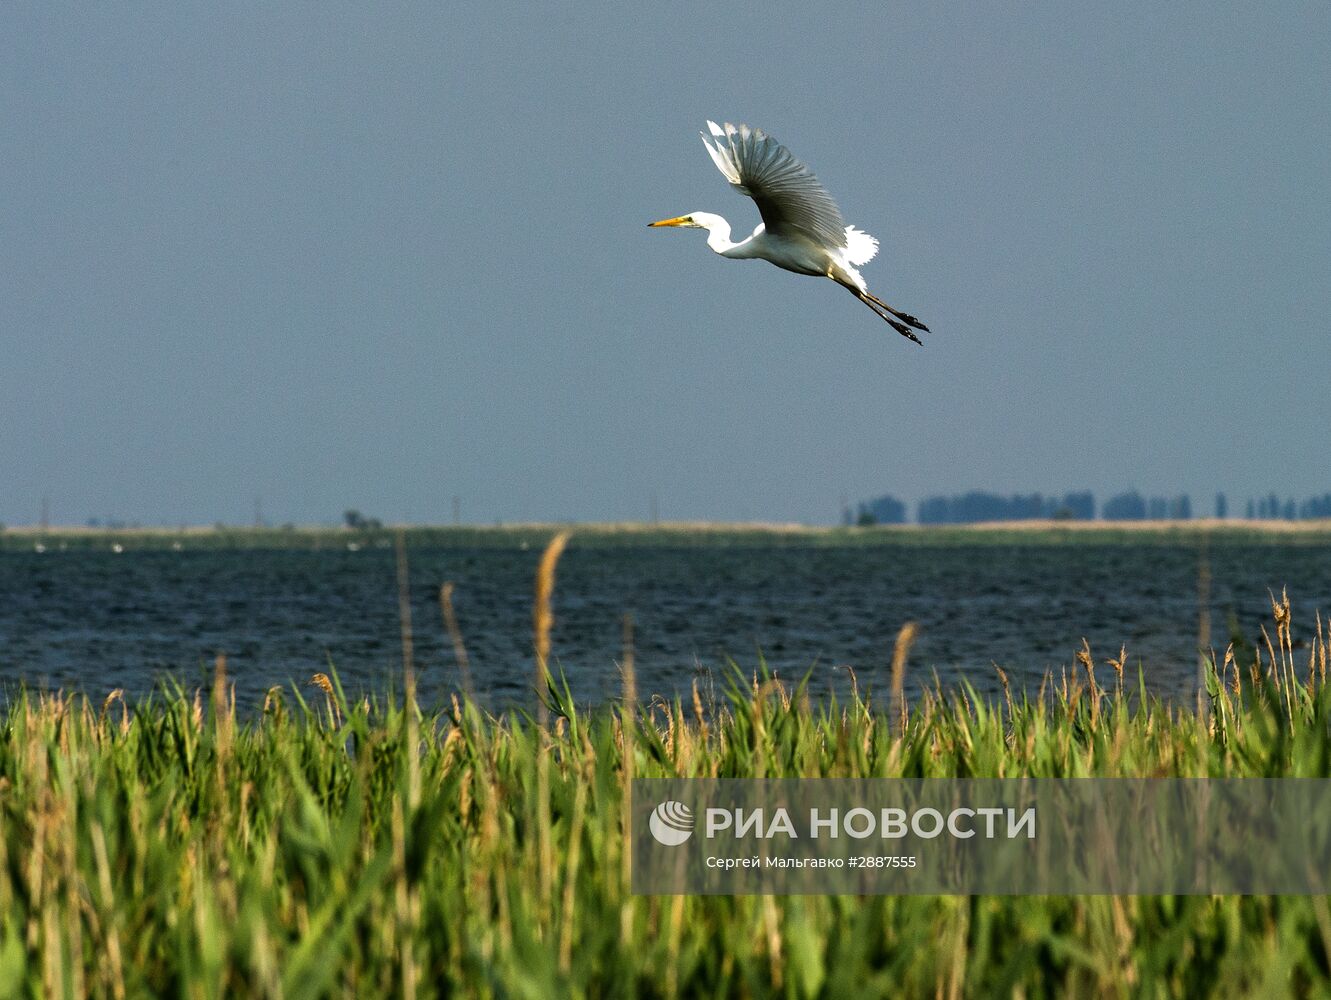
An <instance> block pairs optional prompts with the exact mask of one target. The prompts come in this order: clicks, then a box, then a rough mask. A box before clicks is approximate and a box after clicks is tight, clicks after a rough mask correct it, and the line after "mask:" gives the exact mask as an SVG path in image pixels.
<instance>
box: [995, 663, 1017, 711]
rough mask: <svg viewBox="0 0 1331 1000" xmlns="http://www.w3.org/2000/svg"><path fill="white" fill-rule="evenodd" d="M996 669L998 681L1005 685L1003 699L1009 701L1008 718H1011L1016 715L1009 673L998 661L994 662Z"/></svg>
mask: <svg viewBox="0 0 1331 1000" xmlns="http://www.w3.org/2000/svg"><path fill="white" fill-rule="evenodd" d="M994 669H995V670H996V671H998V682H999V683H1000V684H1002V685H1003V700H1004V701H1005V702H1007V714H1008V718H1009V719H1011V718H1013V716H1014V711H1013V708H1012V690H1011V689H1010V688H1009V687H1008V681H1007V673H1006V671H1004V670H1003V668H1002V667H1000V666H999V665H998V664H997V663H995V664H994Z"/></svg>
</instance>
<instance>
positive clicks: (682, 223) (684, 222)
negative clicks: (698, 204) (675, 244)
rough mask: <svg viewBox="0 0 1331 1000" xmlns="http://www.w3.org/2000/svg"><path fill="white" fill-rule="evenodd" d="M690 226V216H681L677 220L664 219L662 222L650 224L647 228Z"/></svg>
mask: <svg viewBox="0 0 1331 1000" xmlns="http://www.w3.org/2000/svg"><path fill="white" fill-rule="evenodd" d="M688 224H689V220H688V216H685V215H681V216H679V217H678V218H675V219H662V220H661V221H660V222H649V223H647V228H648V229H650V228H651V227H652V226H687V225H688Z"/></svg>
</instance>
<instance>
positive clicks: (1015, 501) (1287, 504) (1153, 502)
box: [842, 490, 1331, 525]
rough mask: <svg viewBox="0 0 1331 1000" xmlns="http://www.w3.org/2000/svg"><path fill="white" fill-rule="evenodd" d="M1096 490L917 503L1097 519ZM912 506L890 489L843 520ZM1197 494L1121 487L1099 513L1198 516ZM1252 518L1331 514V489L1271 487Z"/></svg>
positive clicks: (1252, 508)
mask: <svg viewBox="0 0 1331 1000" xmlns="http://www.w3.org/2000/svg"><path fill="white" fill-rule="evenodd" d="M1096 509H1097V505H1096V500H1095V495H1094V494H1093V493H1091V492H1090V491H1089V490H1083V491H1075V492H1070V493H1065V494H1063V495H1062V496H1057V495H1044V494H1041V493H1017V494H1013V495H1011V496H1001V495H999V494H997V493H988V492H985V491H983V490H972V491H971V492H969V493H958V494H953V495H952V496H944V495H937V496H930V497H925V498H924V499H922V500H920V501H919V502H918V503H917V504H916V505H915V518H914V520H915V522H916V523H917V524H974V523H977V522H980V521H1033V520H1056V521H1094V520H1096ZM908 514H909V508H908V507H907V505H906V503H905V502H904V501H902V500H899V499H897V498H896V497H894V496H892V495H891V494H885V495H883V496H880V497H876V498H874V499H872V500H864V501H861V502H860V503H859V504H857V506H856V509H855V510H853V511H852V510H851V508H850V507H849V506H847V507H846V508H845V509H844V511H843V512H842V522H843V523H844V524H847V525H851V524H860V525H870V524H905V523H906V522H907V521H908V520H909V517H908ZM1193 516H1194V515H1193V506H1192V500H1191V498H1189V496H1188V495H1187V494H1186V493H1181V494H1179V495H1178V496H1173V497H1166V496H1151V497H1144V496H1142V495H1141V494H1140V493H1138V492H1137V491H1136V490H1129V491H1127V492H1126V493H1119V494H1117V495H1115V496H1112V497H1110V498H1109V499H1108V500H1106V501H1105V503H1104V506H1103V508H1101V513H1100V517H1101V519H1103V520H1106V521H1143V520H1152V521H1187V520H1190V519H1191V518H1192V517H1193ZM1215 516H1216V517H1218V518H1226V517H1229V516H1230V513H1229V501H1228V499H1227V498H1226V497H1225V494H1223V493H1217V494H1216V495H1215ZM1246 517H1247V518H1248V520H1274V519H1284V520H1290V521H1293V520H1307V519H1311V518H1331V493H1324V494H1322V495H1321V496H1316V497H1310V498H1309V499H1307V500H1303V501H1301V502H1297V503H1296V502H1295V500H1294V499H1293V498H1292V497H1287V498H1285V499H1281V498H1280V497H1278V496H1277V495H1276V494H1274V493H1272V494H1270V495H1268V496H1265V497H1259V498H1256V499H1250V500H1248V502H1247V508H1246Z"/></svg>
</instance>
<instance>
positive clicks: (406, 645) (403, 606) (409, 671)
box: [393, 528, 416, 703]
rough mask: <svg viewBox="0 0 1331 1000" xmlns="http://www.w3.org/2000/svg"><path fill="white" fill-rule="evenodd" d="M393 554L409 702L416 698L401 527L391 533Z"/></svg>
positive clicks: (408, 576)
mask: <svg viewBox="0 0 1331 1000" xmlns="http://www.w3.org/2000/svg"><path fill="white" fill-rule="evenodd" d="M393 556H394V560H393V561H394V564H395V569H396V571H397V618H398V630H399V632H400V633H401V638H402V679H403V682H404V684H405V686H406V689H407V699H408V702H409V703H410V702H414V701H415V699H416V663H415V655H414V653H415V649H414V643H413V642H412V634H411V572H410V568H409V567H408V565H407V533H406V532H405V531H403V530H402V529H401V528H398V529H397V531H395V532H394V533H393Z"/></svg>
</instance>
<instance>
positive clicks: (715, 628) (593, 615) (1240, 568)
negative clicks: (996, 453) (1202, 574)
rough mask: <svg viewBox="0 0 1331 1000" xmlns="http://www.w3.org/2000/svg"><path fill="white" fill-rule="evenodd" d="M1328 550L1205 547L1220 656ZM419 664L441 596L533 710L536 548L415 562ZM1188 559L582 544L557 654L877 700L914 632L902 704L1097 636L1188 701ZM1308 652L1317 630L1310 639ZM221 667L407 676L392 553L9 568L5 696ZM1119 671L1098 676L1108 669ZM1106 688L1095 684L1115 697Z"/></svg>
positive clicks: (286, 675) (1192, 648)
mask: <svg viewBox="0 0 1331 1000" xmlns="http://www.w3.org/2000/svg"><path fill="white" fill-rule="evenodd" d="M1328 556H1331V548H1328V547H1327V546H1325V545H1307V544H1303V545H1285V544H1223V545H1215V546H1212V547H1211V548H1210V549H1209V552H1208V555H1207V561H1208V564H1209V570H1210V578H1211V584H1210V600H1209V605H1210V619H1211V623H1212V629H1211V642H1212V643H1214V644H1215V645H1217V646H1219V647H1220V648H1222V649H1223V647H1224V645H1225V644H1226V642H1227V641H1228V639H1229V629H1228V625H1227V619H1228V616H1229V615H1230V614H1231V613H1232V614H1233V615H1234V616H1235V617H1236V619H1237V623H1238V626H1239V629H1240V631H1241V632H1242V633H1243V634H1244V635H1245V636H1246V637H1248V638H1249V639H1253V638H1255V637H1256V636H1258V635H1259V625H1260V623H1261V622H1264V621H1268V620H1269V617H1270V601H1269V599H1268V597H1267V592H1268V589H1272V590H1274V591H1275V592H1276V593H1277V594H1279V592H1280V590H1281V588H1282V587H1284V586H1288V588H1289V593H1290V597H1291V599H1293V601H1294V602H1295V633H1296V635H1297V634H1298V633H1299V632H1300V631H1301V630H1311V629H1312V628H1313V618H1312V615H1313V611H1314V609H1316V608H1322V609H1331V559H1329V558H1328ZM409 557H410V567H411V574H410V575H411V596H412V614H413V620H414V629H413V634H414V640H415V659H416V663H417V666H418V669H419V671H420V673H421V677H422V681H421V687H422V693H423V695H424V696H425V697H426V698H427V699H435V698H439V697H442V696H443V695H444V693H445V692H446V691H448V690H451V689H453V688H454V687H455V686H456V685H457V680H458V674H457V665H456V663H455V661H454V656H453V652H452V646H451V644H450V643H449V642H448V640H447V637H446V635H445V634H444V631H443V628H442V626H441V621H440V611H439V603H438V588H439V585H440V583H442V582H443V581H445V580H451V581H454V583H455V584H456V591H455V597H454V602H455V606H456V608H457V613H458V617H459V619H460V623H461V627H462V631H463V633H464V637H465V640H466V644H467V649H468V651H469V653H470V656H471V664H472V672H473V675H474V678H475V684H476V687H477V688H478V690H479V691H480V692H481V693H482V694H483V695H484V696H485V697H486V699H487V700H488V701H489V702H490V703H491V704H496V705H497V704H505V703H512V702H522V701H529V699H530V686H531V685H530V678H531V676H532V662H531V661H532V657H531V593H532V575H533V571H534V569H535V565H536V562H537V559H538V557H539V552H538V551H537V550H536V549H535V548H531V549H523V548H520V547H518V546H516V545H514V546H512V547H508V548H504V547H484V548H463V547H457V548H441V547H428V548H417V547H413V548H412V549H411V550H410V553H409ZM1199 562H1200V561H1199V552H1198V549H1197V548H1196V546H1193V545H1165V544H1158V543H1157V544H1146V545H1135V544H1109V545H1097V544H1077V545H1047V544H1030V545H1020V544H1019V545H996V544H982V545H965V544H946V545H939V546H930V545H917V544H912V545H896V544H882V545H853V546H852V545H848V546H844V547H838V546H829V545H810V546H802V545H791V544H789V543H784V544H773V545H771V546H765V545H752V544H749V545H745V546H742V547H741V546H735V547H732V546H725V545H708V546H701V547H698V546H678V547H676V546H668V545H667V546H662V545H641V546H635V545H624V546H618V547H610V548H597V547H580V546H579V545H578V544H577V541H576V539H575V541H574V544H573V545H571V546H570V548H569V550H568V551H567V553H566V554H565V555H564V558H563V560H562V561H561V563H560V564H559V574H558V587H557V591H556V600H555V613H556V626H555V630H554V636H553V648H554V654H555V656H556V658H557V661H558V664H559V665H560V666H562V667H563V669H564V671H565V672H566V674H567V676H568V678H569V681H570V685H571V687H572V689H573V692H574V694H575V696H577V697H578V699H579V700H582V701H588V702H598V701H602V700H604V699H606V698H611V697H615V696H616V695H617V694H618V692H619V690H620V676H619V670H618V666H617V663H618V661H619V660H620V658H621V649H622V624H621V623H622V619H623V616H624V615H625V614H626V613H631V614H632V617H633V621H634V625H635V628H634V636H635V652H636V663H637V677H638V687H639V690H640V692H641V693H643V694H644V695H645V694H648V693H652V692H659V693H664V694H674V693H684V694H687V692H688V691H689V689H690V687H691V685H692V683H693V681H694V679H695V678H697V679H699V680H700V682H701V684H702V685H703V687H704V689H705V690H707V691H711V690H713V689H715V690H717V691H718V692H719V690H720V689H721V688H722V687H723V685H724V677H725V669H726V664H727V662H728V661H729V660H731V659H733V660H734V661H735V662H736V663H738V664H739V666H740V667H741V668H743V669H744V670H745V671H746V672H751V671H752V670H753V669H754V668H755V667H756V666H757V664H758V658H759V654H760V653H761V655H762V657H764V658H765V660H766V662H767V664H768V666H769V668H771V669H772V670H774V671H775V672H776V673H777V674H778V676H782V677H786V678H797V677H799V676H801V675H803V674H804V672H805V671H807V670H809V669H810V668H812V670H813V681H812V683H813V686H814V688H815V689H816V690H819V691H827V690H829V689H836V690H844V686H845V683H846V679H847V677H848V674H847V672H846V671H845V670H844V667H845V666H850V667H852V668H853V669H854V671H855V672H856V673H857V674H858V676H859V679H860V683H861V685H862V686H863V685H872V686H875V687H878V688H879V689H883V688H885V686H886V673H887V664H888V662H889V660H890V656H891V648H892V643H893V640H894V638H895V636H896V634H897V630H898V629H899V628H900V627H901V625H902V623H903V622H906V621H911V620H913V621H916V622H918V623H919V625H920V630H921V631H920V636H919V639H918V641H917V642H916V644H915V647H914V649H913V650H912V653H911V657H910V682H911V685H912V686H915V687H918V685H920V684H922V683H925V682H927V681H928V680H929V679H930V677H931V673H932V672H933V671H937V673H938V675H939V677H940V678H941V679H942V681H943V682H944V684H948V683H951V682H955V681H956V680H957V679H958V678H961V677H966V678H969V679H970V680H971V682H972V683H974V684H975V685H976V686H977V687H979V688H980V689H981V690H993V689H994V683H995V676H996V675H995V672H994V669H993V666H992V665H993V664H995V663H997V664H999V665H1000V666H1002V667H1003V668H1004V669H1005V670H1006V671H1007V672H1008V673H1009V675H1011V676H1013V677H1014V678H1015V679H1016V680H1017V681H1018V682H1019V683H1024V684H1027V685H1028V686H1030V687H1032V688H1034V687H1035V686H1036V685H1038V683H1039V680H1040V677H1041V676H1042V674H1043V673H1044V671H1046V670H1048V669H1053V670H1055V671H1056V672H1057V671H1058V670H1059V669H1060V668H1061V667H1062V665H1064V664H1068V663H1070V662H1071V661H1072V656H1073V652H1074V650H1076V649H1077V648H1079V647H1080V644H1081V639H1082V637H1083V636H1085V637H1086V638H1087V639H1088V640H1089V641H1090V643H1091V646H1092V649H1093V651H1094V652H1095V655H1096V658H1097V660H1098V661H1101V662H1103V660H1104V659H1105V658H1107V657H1109V656H1111V655H1115V654H1117V652H1118V649H1119V646H1120V644H1125V645H1126V646H1127V648H1128V653H1129V662H1130V664H1131V666H1132V668H1133V670H1134V677H1135V668H1136V664H1137V663H1138V662H1139V661H1140V662H1141V664H1142V666H1143V669H1144V673H1145V677H1146V681H1147V684H1148V686H1149V687H1151V688H1152V689H1154V690H1155V691H1157V692H1159V693H1162V694H1166V695H1173V696H1180V695H1183V696H1186V695H1187V693H1188V692H1189V691H1190V690H1191V688H1192V685H1193V684H1194V683H1195V676H1196V653H1197V646H1198V626H1199V620H1200V619H1199V599H1198V594H1199ZM1305 634H1306V631H1305ZM219 651H224V652H225V653H226V655H227V658H228V664H229V668H230V672H231V676H232V677H233V679H235V680H236V682H237V685H238V692H237V697H238V699H240V700H241V701H242V702H244V703H246V704H249V705H253V704H254V703H255V701H256V699H259V698H261V697H262V693H263V692H264V691H265V690H266V689H267V688H268V687H270V686H272V685H274V684H286V683H288V682H290V681H292V680H295V681H298V682H301V683H304V682H305V681H306V680H307V679H308V678H309V676H310V675H311V674H312V673H313V672H315V671H318V670H327V669H328V664H329V663H330V662H331V663H333V664H334V665H335V666H336V668H337V670H338V672H339V674H340V676H341V678H342V680H343V683H344V684H345V685H346V687H347V688H348V689H349V690H352V691H363V690H369V691H381V692H382V691H386V690H387V689H388V688H389V686H390V685H391V684H392V683H393V682H394V680H395V679H398V678H400V675H401V662H402V660H401V642H400V631H399V623H398V607H397V598H396V589H395V583H394V557H393V552H392V550H391V549H385V548H373V547H367V548H364V549H362V550H360V551H355V552H352V551H347V550H346V549H345V548H339V549H332V550H330V549H324V550H317V551H292V550H248V551H240V550H217V549H211V550H201V551H190V550H188V549H186V550H185V551H180V552H174V551H126V552H121V553H114V552H110V551H87V550H83V551H75V550H72V549H71V550H70V551H66V552H60V551H47V552H45V553H41V554H38V553H36V552H15V551H8V552H0V681H3V682H6V683H7V684H8V685H10V686H12V684H13V683H14V682H17V681H20V680H24V681H27V682H29V683H33V684H43V685H49V686H65V687H77V688H80V689H82V690H85V691H87V692H88V693H89V694H90V695H93V696H98V695H100V694H104V693H105V692H107V691H109V690H110V689H112V688H116V687H122V688H125V689H126V690H127V691H129V692H131V693H133V694H142V693H146V692H147V691H149V690H150V689H151V688H152V686H153V685H154V683H156V682H157V681H158V680H159V679H160V678H161V677H162V676H163V675H166V674H171V675H174V676H175V677H177V678H178V679H180V680H181V682H182V683H184V684H185V685H186V686H192V685H195V684H197V683H199V682H200V681H201V680H202V679H204V678H206V677H208V676H210V672H211V663H212V660H213V658H214V657H215V655H216V654H217V653H218V652H219ZM1103 669H1104V671H1105V674H1106V675H1111V672H1110V670H1109V668H1108V667H1105V668H1103ZM1103 679H1104V678H1103V677H1102V680H1103Z"/></svg>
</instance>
